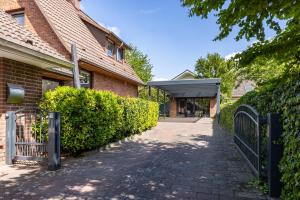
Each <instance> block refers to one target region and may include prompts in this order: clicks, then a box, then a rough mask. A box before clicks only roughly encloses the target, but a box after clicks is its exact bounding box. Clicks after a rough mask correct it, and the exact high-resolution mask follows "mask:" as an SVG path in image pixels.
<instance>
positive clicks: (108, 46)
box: [107, 42, 115, 56]
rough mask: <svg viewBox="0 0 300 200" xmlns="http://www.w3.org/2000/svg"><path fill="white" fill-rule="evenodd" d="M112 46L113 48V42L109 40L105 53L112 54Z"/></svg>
mask: <svg viewBox="0 0 300 200" xmlns="http://www.w3.org/2000/svg"><path fill="white" fill-rule="evenodd" d="M114 48H115V46H114V44H113V43H111V42H109V43H108V45H107V55H109V56H113V54H114Z"/></svg>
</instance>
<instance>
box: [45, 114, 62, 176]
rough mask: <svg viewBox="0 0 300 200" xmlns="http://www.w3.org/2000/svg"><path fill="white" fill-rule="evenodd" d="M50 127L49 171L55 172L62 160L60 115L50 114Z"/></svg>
mask: <svg viewBox="0 0 300 200" xmlns="http://www.w3.org/2000/svg"><path fill="white" fill-rule="evenodd" d="M48 120H49V127H48V134H49V136H48V170H50V171H55V170H58V169H59V168H60V166H61V160H60V113H58V112H50V113H49V119H48Z"/></svg>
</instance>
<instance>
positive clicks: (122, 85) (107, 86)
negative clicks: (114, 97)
mask: <svg viewBox="0 0 300 200" xmlns="http://www.w3.org/2000/svg"><path fill="white" fill-rule="evenodd" d="M93 88H95V89H96V90H109V91H112V92H114V93H116V94H118V95H121V96H130V97H137V96H138V86H137V85H133V84H131V83H128V82H126V81H121V80H118V79H115V78H112V77H109V76H106V75H102V74H100V73H96V72H94V73H93Z"/></svg>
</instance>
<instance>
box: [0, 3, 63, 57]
mask: <svg viewBox="0 0 300 200" xmlns="http://www.w3.org/2000/svg"><path fill="white" fill-rule="evenodd" d="M0 38H1V39H4V40H6V41H9V42H12V43H14V44H17V45H20V46H23V47H26V48H28V49H31V50H34V51H37V52H39V53H42V54H46V55H48V56H51V57H54V58H57V59H59V60H62V61H67V60H66V59H65V58H64V57H63V56H62V55H60V54H59V53H58V52H57V51H56V50H55V49H54V48H52V47H51V46H49V44H48V43H46V42H44V41H43V40H42V39H40V38H39V36H38V35H36V34H35V33H32V32H31V31H29V30H27V29H26V28H25V27H23V26H20V25H19V24H18V22H17V21H16V20H15V19H14V18H13V17H11V16H10V15H9V14H7V13H6V12H5V11H3V10H2V9H0Z"/></svg>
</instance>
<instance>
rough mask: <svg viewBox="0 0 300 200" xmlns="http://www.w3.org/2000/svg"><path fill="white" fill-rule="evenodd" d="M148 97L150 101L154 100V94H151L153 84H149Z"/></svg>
mask: <svg viewBox="0 0 300 200" xmlns="http://www.w3.org/2000/svg"><path fill="white" fill-rule="evenodd" d="M148 99H149V101H151V100H152V96H151V86H148Z"/></svg>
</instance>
